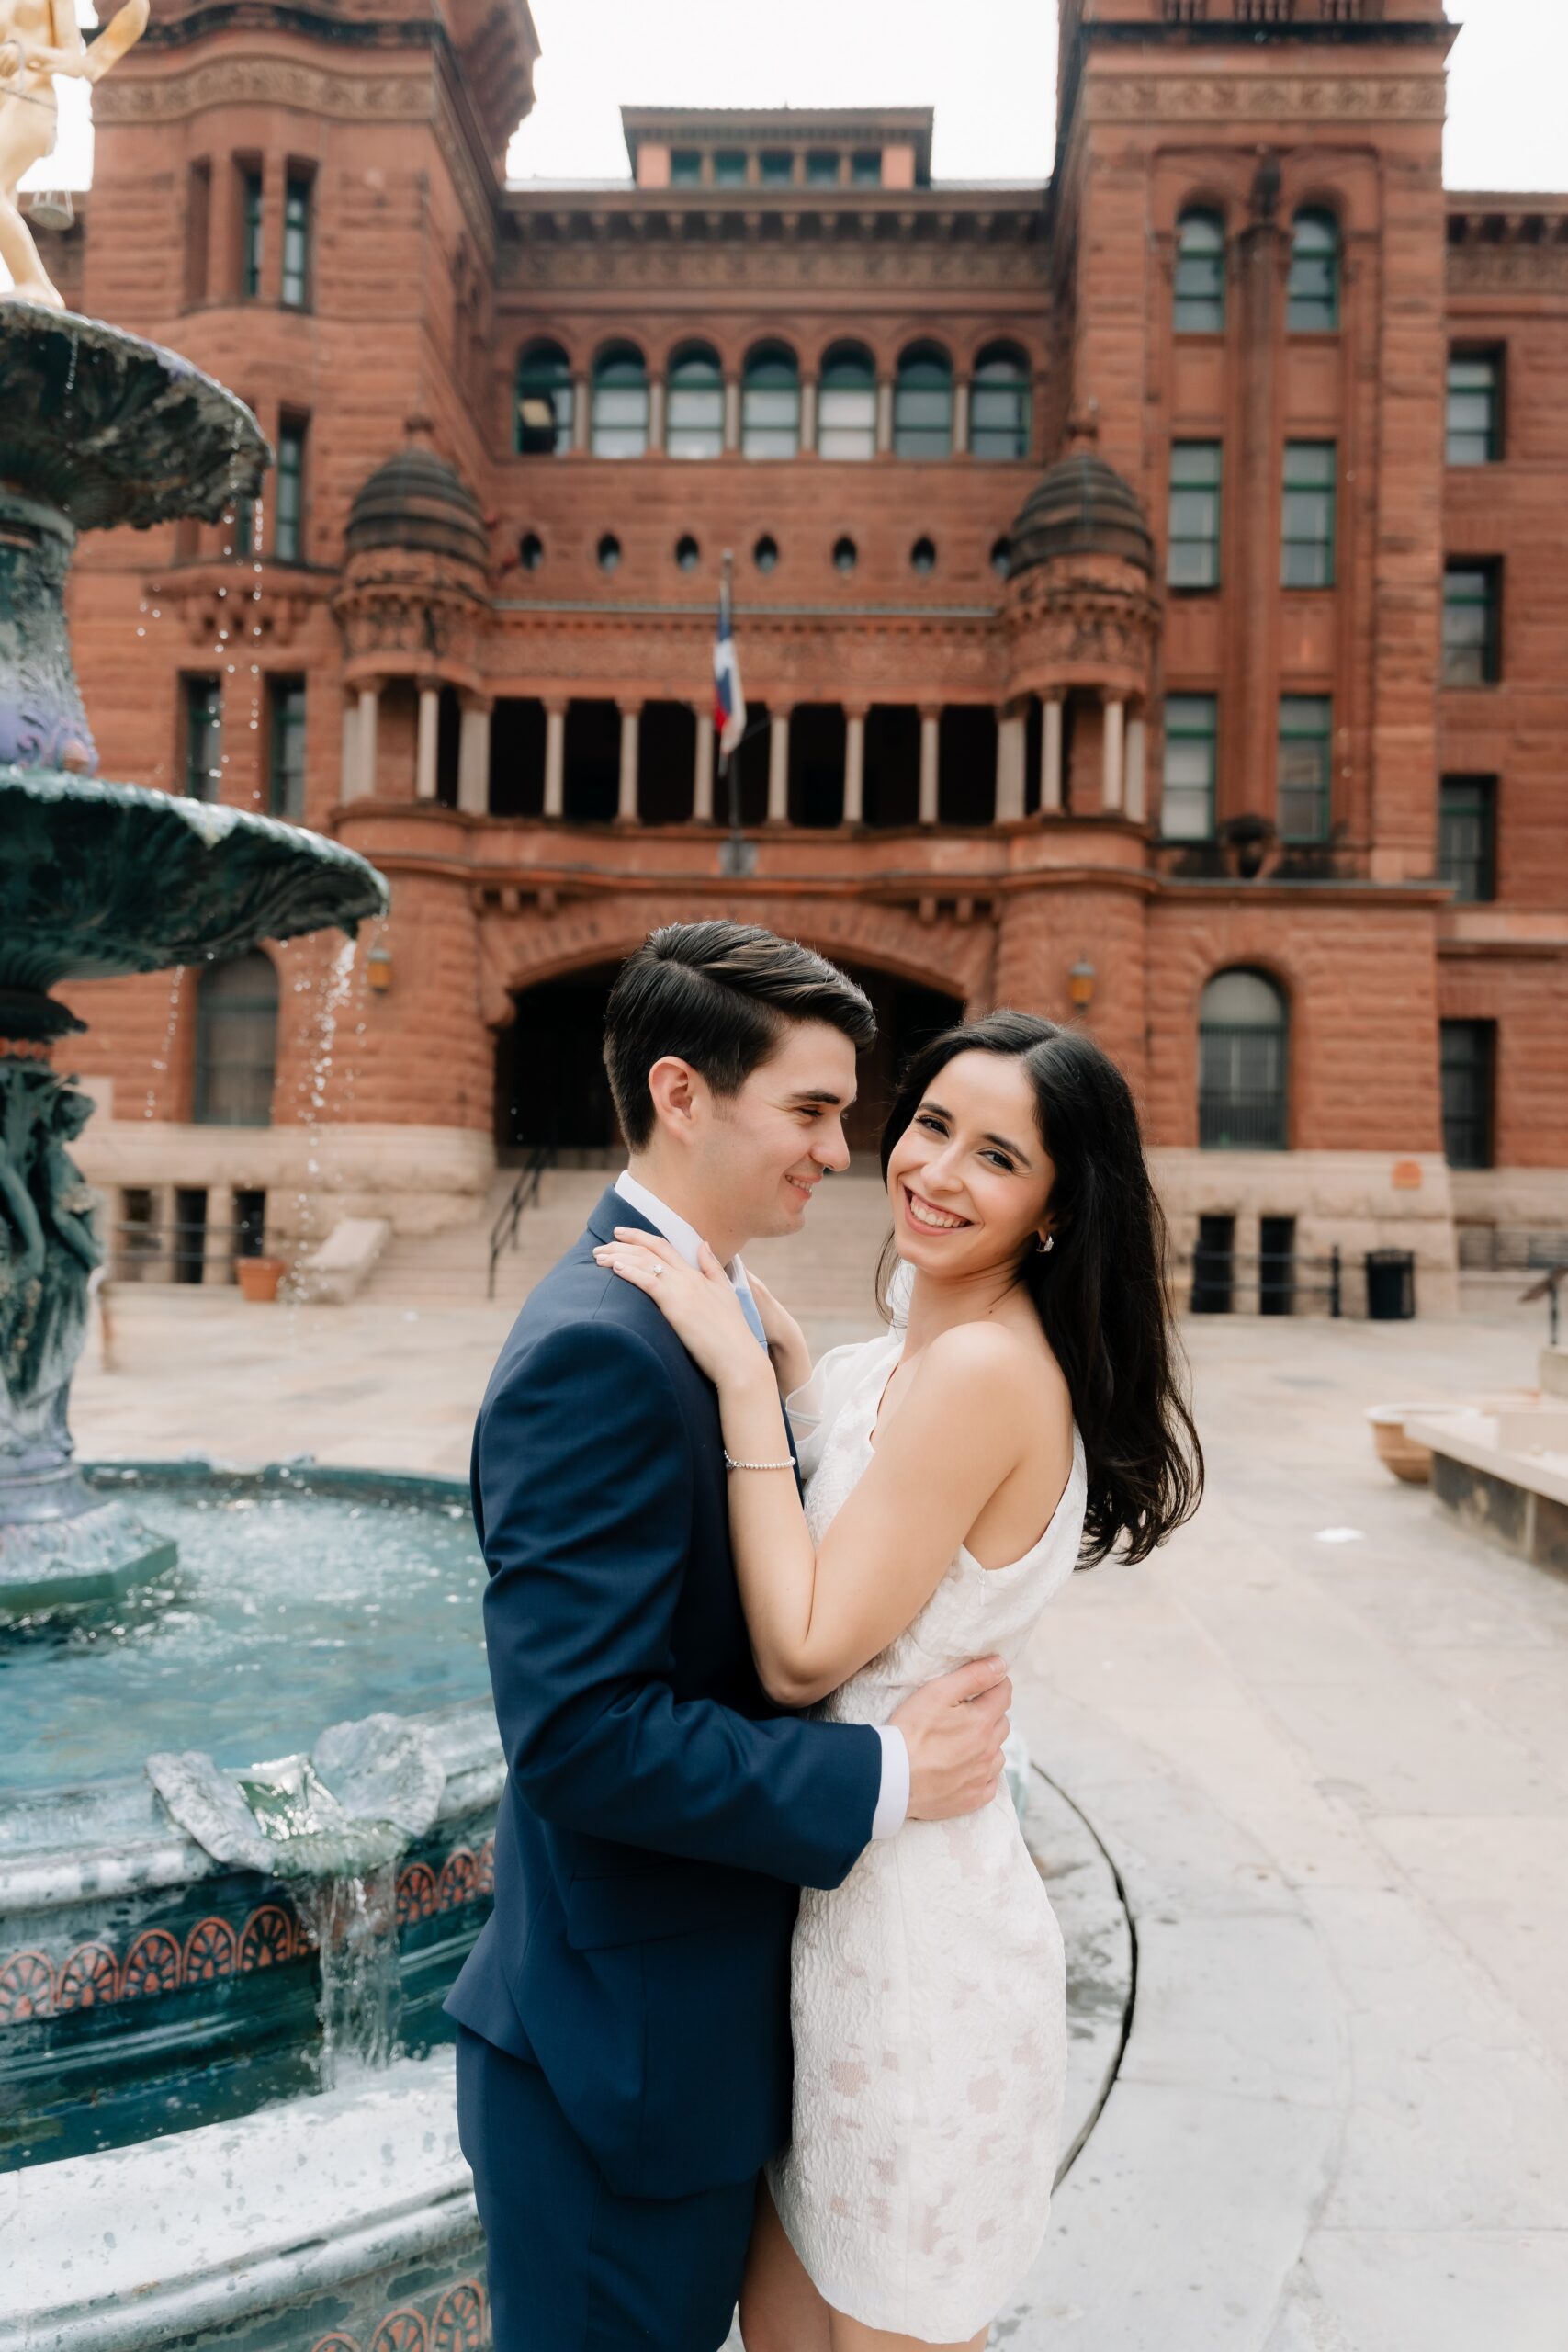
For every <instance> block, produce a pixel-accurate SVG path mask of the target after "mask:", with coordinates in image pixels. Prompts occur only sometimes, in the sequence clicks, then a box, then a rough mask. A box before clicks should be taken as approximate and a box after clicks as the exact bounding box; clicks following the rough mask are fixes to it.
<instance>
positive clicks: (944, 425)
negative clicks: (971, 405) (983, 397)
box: [893, 343, 953, 458]
mask: <svg viewBox="0 0 1568 2352" xmlns="http://www.w3.org/2000/svg"><path fill="white" fill-rule="evenodd" d="M952 453H953V362H952V360H951V359H950V358H949V357H948V356H947V354H946V352H945V351H943V350H942V346H941V345H940V344H935V343H917V344H912V345H910V347H909V349H908V351H906V352H905V354H904V356H903V357H902V358H901V359H900V360H899V362H898V377H897V382H896V384H895V385H894V388H893V454H894V456H895V457H896V458H946V457H950V456H951V455H952Z"/></svg>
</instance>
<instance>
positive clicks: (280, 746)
mask: <svg viewBox="0 0 1568 2352" xmlns="http://www.w3.org/2000/svg"><path fill="white" fill-rule="evenodd" d="M266 727H267V814H268V815H269V816H272V817H285V818H287V819H288V821H289V823H290V824H296V825H297V824H299V823H300V822H301V821H302V820H303V818H304V815H305V681H304V679H303V678H269V679H268V680H267V682H266Z"/></svg>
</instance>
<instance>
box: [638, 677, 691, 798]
mask: <svg viewBox="0 0 1568 2352" xmlns="http://www.w3.org/2000/svg"><path fill="white" fill-rule="evenodd" d="M696 764H697V715H696V712H695V711H694V710H693V709H692V707H691V706H690V705H689V704H688V703H683V702H647V703H644V705H643V707H642V718H641V720H640V722H639V725H638V729H637V813H638V815H639V816H640V818H641V819H642V821H643V823H644V824H645V825H685V824H689V823H690V822H691V817H692V794H693V788H694V783H695V778H696Z"/></svg>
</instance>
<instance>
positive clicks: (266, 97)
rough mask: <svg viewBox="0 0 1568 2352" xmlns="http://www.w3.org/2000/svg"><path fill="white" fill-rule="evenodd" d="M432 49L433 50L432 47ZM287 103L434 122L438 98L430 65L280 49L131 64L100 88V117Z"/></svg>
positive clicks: (127, 119)
mask: <svg viewBox="0 0 1568 2352" xmlns="http://www.w3.org/2000/svg"><path fill="white" fill-rule="evenodd" d="M425 54H426V56H428V51H426V52H425ZM246 105H261V106H284V107H292V108H294V109H295V110H296V111H298V112H299V113H301V114H319V115H325V116H328V117H331V118H333V119H336V120H340V121H345V122H360V121H375V122H428V121H429V120H430V119H431V118H432V115H433V112H434V96H433V88H432V82H431V75H430V71H429V66H428V64H427V63H426V62H423V61H415V62H412V63H411V65H409V66H408V67H405V68H404V69H403V70H401V71H400V72H392V73H367V72H364V71H352V72H348V73H344V72H342V71H340V70H333V69H332V68H328V67H324V66H320V65H309V64H306V63H305V62H304V61H303V60H302V59H297V58H293V57H288V56H282V55H279V54H277V53H276V52H264V53H260V54H258V53H256V52H254V51H251V52H249V53H238V54H237V53H236V52H235V51H234V50H233V49H232V48H229V49H227V50H226V51H224V53H223V54H222V55H221V56H215V57H207V58H203V59H202V61H201V62H200V63H199V64H193V65H191V66H189V67H187V68H186V71H185V72H184V73H180V74H146V73H142V74H136V73H128V72H126V71H125V70H123V69H122V70H121V72H120V73H119V74H117V75H115V76H114V77H113V78H112V79H108V80H106V81H104V82H101V83H100V84H99V85H98V87H97V89H96V91H95V92H94V95H93V112H94V115H95V117H96V119H97V120H98V121H99V122H100V123H144V122H178V121H181V120H183V119H185V118H186V116H188V115H193V114H198V113H200V112H202V111H203V110H205V109H206V108H208V107H220V106H246Z"/></svg>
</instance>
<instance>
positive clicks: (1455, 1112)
mask: <svg viewBox="0 0 1568 2352" xmlns="http://www.w3.org/2000/svg"><path fill="white" fill-rule="evenodd" d="M1438 1035H1439V1038H1440V1041H1441V1051H1440V1067H1441V1071H1442V1085H1443V1156H1444V1158H1445V1159H1447V1161H1448V1163H1449V1166H1450V1168H1490V1167H1491V1165H1492V1161H1493V1132H1492V1131H1493V1103H1494V1098H1495V1069H1496V1060H1497V1024H1496V1023H1495V1021H1442V1022H1439V1023H1438Z"/></svg>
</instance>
